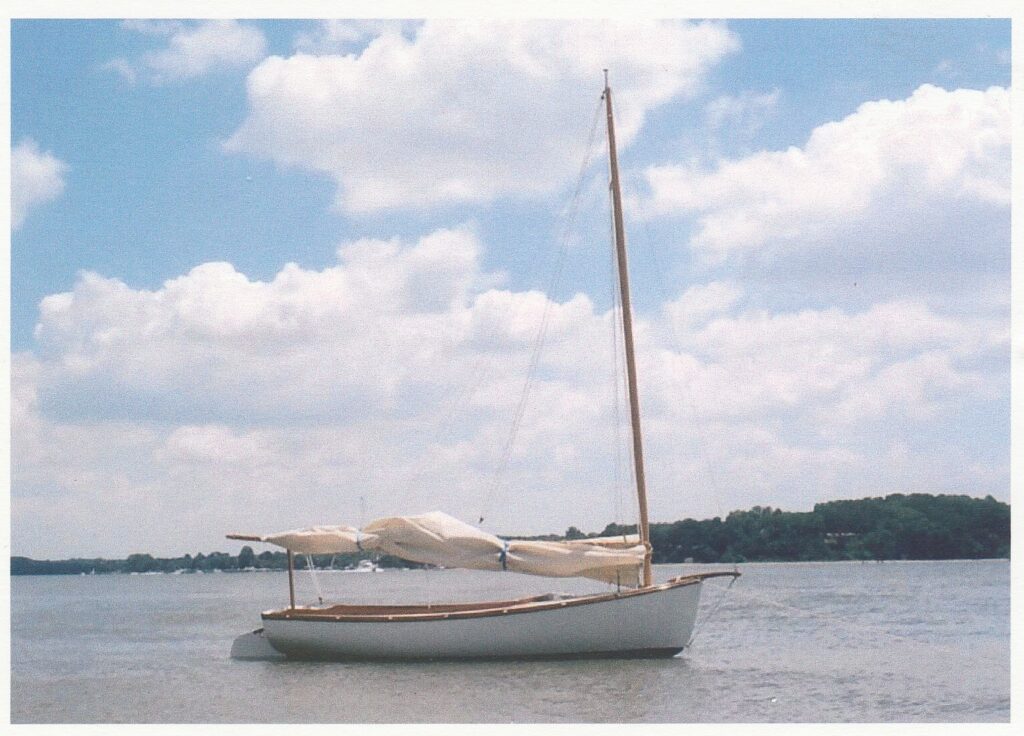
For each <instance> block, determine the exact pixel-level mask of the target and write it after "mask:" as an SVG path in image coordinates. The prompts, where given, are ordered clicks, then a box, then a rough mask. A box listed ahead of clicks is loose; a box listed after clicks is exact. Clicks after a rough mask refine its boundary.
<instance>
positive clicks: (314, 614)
mask: <svg viewBox="0 0 1024 736" xmlns="http://www.w3.org/2000/svg"><path fill="white" fill-rule="evenodd" d="M739 575H740V573H739V572H737V571H720V572H705V573H697V574H694V575H683V576H680V577H676V578H672V579H671V580H668V581H666V582H664V583H659V584H658V585H652V586H650V587H646V588H636V589H633V590H627V591H619V592H615V593H597V594H594V595H586V596H579V597H575V598H563V599H557V598H555V599H552V597H551V596H548V595H541V596H531V597H529V598H518V599H515V600H510V601H488V602H485V603H452V604H424V605H385V606H367V605H364V606H361V605H347V604H343V605H336V606H329V607H326V608H288V609H284V610H280V611H265V612H264V613H262V614H261V617H262V619H263V620H264V621H266V620H272V621H319V622H339V623H340V622H362V623H402V622H418V621H438V620H458V619H466V618H482V617H486V616H506V615H513V614H519V613H533V612H536V611H545V610H556V609H559V608H569V607H571V606H583V605H587V604H590V603H601V602H604V601H612V600H621V599H624V598H632V597H635V596H643V595H649V594H651V593H657V592H661V591H665V590H671V589H672V588H681V587H685V586H688V585H697V584H698V583H701V582H703V581H704V580H707V579H709V578H716V577H733V578H735V577H739ZM607 656H623V655H621V654H618V653H615V654H611V653H609V654H608V655H607ZM661 656H670V655H661Z"/></svg>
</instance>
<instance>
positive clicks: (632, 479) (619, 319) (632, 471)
mask: <svg viewBox="0 0 1024 736" xmlns="http://www.w3.org/2000/svg"><path fill="white" fill-rule="evenodd" d="M611 196H612V195H611V185H610V184H609V189H608V197H609V199H610V198H611ZM608 222H609V227H610V228H611V230H610V238H609V243H610V245H611V257H612V300H613V304H614V307H615V320H616V322H615V326H614V329H615V331H616V334H617V340H618V338H621V339H622V341H623V342H625V339H626V338H625V333H626V329H625V325H624V324H623V320H625V318H626V317H625V314H624V313H623V306H622V299H621V297H620V292H619V280H618V269H619V261H618V257H617V253H616V251H617V245H616V243H615V212H614V211H613V208H612V207H609V208H608ZM618 344H619V343H618V342H616V347H617V346H618ZM625 362H626V354H625V345H623V351H622V357H621V359H619V358H618V357H617V358H616V364H615V371H616V380H621V383H619V384H618V386H621V387H622V394H621V395H622V396H627V395H628V393H629V385H628V381H629V379H628V377H627V375H626V367H625ZM618 386H616V390H618ZM618 396H619V394H616V400H617V399H618ZM627 401H628V399H627ZM618 429H621V426H619V427H618ZM632 431H633V425H632V419H630V432H632ZM625 444H626V452H625V454H626V456H627V457H626V460H627V463H628V465H629V470H628V472H629V479H628V481H629V484H630V488H631V489H632V490H633V491H635V490H636V488H637V480H636V460H635V457H634V455H633V442H632V441H630V440H629V439H627V441H626V443H625ZM619 450H621V446H619V447H617V448H616V452H618V451H619ZM630 495H631V496H632V498H633V501H634V503H635V505H634V507H633V508H634V511H635V512H636V519H637V524H636V528H637V532H639V531H640V498H639V496H637V495H636V493H631V494H630Z"/></svg>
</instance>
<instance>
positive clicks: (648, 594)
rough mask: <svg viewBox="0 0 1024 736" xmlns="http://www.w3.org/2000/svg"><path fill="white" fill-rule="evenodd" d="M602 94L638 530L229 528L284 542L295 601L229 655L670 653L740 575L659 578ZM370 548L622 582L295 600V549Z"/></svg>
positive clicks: (387, 525)
mask: <svg viewBox="0 0 1024 736" xmlns="http://www.w3.org/2000/svg"><path fill="white" fill-rule="evenodd" d="M603 99H604V102H605V109H606V115H607V129H608V152H609V164H610V169H611V193H612V210H613V216H614V230H615V248H616V254H617V263H618V275H619V292H620V299H621V305H622V330H623V342H624V345H625V359H626V378H627V385H628V393H629V405H630V422H631V426H632V440H633V448H632V449H633V453H632V454H633V461H634V469H635V478H636V492H637V499H638V502H639V517H640V518H639V524H638V534H635V535H627V536H619V537H606V538H598V539H593V538H589V539H581V540H574V541H567V542H538V541H530V540H503V539H501V538H499V537H497V536H494V535H492V534H489V533H487V532H484V531H482V530H480V529H477V528H476V527H473V526H470V525H469V524H465V523H463V522H461V521H459V520H457V519H454V518H452V517H451V516H448V515H446V514H443V513H440V512H434V513H430V514H424V515H421V516H405V517H390V518H385V519H378V520H376V521H374V522H371V523H370V524H367V525H365V526H364V527H362V528H361V529H356V528H355V527H349V526H324V527H311V528H308V529H299V530H293V531H288V532H281V533H278V534H270V535H262V536H260V535H250V534H229V535H228V538H229V539H238V540H246V541H259V542H267V543H271V544H275V545H278V546H280V547H283V548H284V549H285V550H287V553H288V582H289V599H290V600H289V606H288V607H287V608H283V609H280V610H273V611H264V612H263V613H262V614H261V617H262V621H263V626H262V628H260V629H256V630H255V631H253V632H251V633H249V634H245V635H243V636H241V637H239V638H238V639H236V640H235V644H234V646H233V648H232V656H234V657H239V658H263V657H267V656H285V657H295V658H317V659H476V658H545V657H556V658H568V657H671V656H674V655H676V654H678V653H679V652H681V651H682V650H683V648H684V647H686V646H687V644H688V643H689V642H690V638H691V635H692V632H693V627H694V622H695V620H696V617H697V610H698V606H699V603H700V594H701V588H702V585H703V582H704V581H705V580H707V579H709V578H713V577H722V576H729V577H733V578H735V577H736V576H738V575H739V572H737V571H732V570H730V571H714V572H702V573H696V574H692V575H684V576H680V577H675V578H672V579H670V580H666V581H664V582H661V583H655V582H654V580H653V576H652V570H651V543H650V531H649V524H648V518H647V493H646V485H645V479H644V478H645V476H644V457H643V442H642V436H641V431H640V406H639V400H638V395H637V378H636V365H635V360H634V352H633V325H632V314H631V307H630V293H629V274H628V268H627V262H626V243H625V240H626V238H625V228H624V225H623V219H622V195H621V190H620V185H619V172H618V158H617V152H616V146H615V124H614V119H613V115H612V93H611V88H610V87H609V85H608V80H607V72H606V75H605V87H604V92H603ZM370 551H375V552H381V553H384V554H390V555H394V556H397V557H401V558H403V559H407V560H411V561H414V562H420V563H425V564H431V565H438V566H443V567H448V568H466V569H475V570H496V571H511V572H520V573H525V574H532V575H544V576H549V577H587V578H591V579H595V580H601V581H604V582H609V583H615V584H616V590H615V591H614V592H607V593H595V594H588V595H572V596H567V595H555V594H548V595H541V596H531V597H525V598H518V599H514V600H499V601H486V602H472V603H450V604H437V603H431V604H422V605H351V604H341V605H329V606H324V605H320V606H296V604H295V586H294V565H293V558H294V555H295V554H304V555H313V554H341V553H354V552H370Z"/></svg>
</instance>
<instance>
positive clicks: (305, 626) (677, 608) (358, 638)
mask: <svg viewBox="0 0 1024 736" xmlns="http://www.w3.org/2000/svg"><path fill="white" fill-rule="evenodd" d="M706 576H707V575H696V576H691V577H688V578H680V579H677V580H674V581H670V582H669V583H665V584H662V585H657V586H654V587H653V588H650V589H644V590H640V591H629V592H626V593H623V594H621V595H620V594H606V595H597V596H589V597H582V598H570V599H565V600H554V601H552V600H547V601H536V600H532V601H528V602H510V603H509V604H507V605H505V607H497V608H494V607H487V606H488V604H481V608H476V609H472V608H468V607H463V608H460V609H459V610H458V611H454V612H449V613H438V612H426V610H425V607H424V608H421V609H420V611H419V612H418V613H410V612H407V611H402V610H400V609H399V608H392V609H390V610H392V611H396V613H395V614H394V615H390V616H388V615H385V614H384V613H381V612H383V611H385V609H386V607H371V608H370V609H368V608H366V607H364V608H362V609H359V610H358V612H357V613H349V614H346V615H338V616H329V615H325V611H327V610H329V609H301V608H300V609H294V610H285V611H276V612H268V613H265V614H263V627H264V630H263V632H261V633H260V634H259V636H261V637H265V638H266V639H267V640H268V642H269V643H270V644H271V645H272V647H273V648H274V649H275V650H276V651H278V652H281V653H283V654H285V655H287V656H289V657H299V658H317V659H474V658H542V657H556V658H557V657H563V658H565V657H600V656H615V657H670V656H673V655H675V654H678V653H679V652H680V651H682V649H683V648H684V647H685V646H686V645H687V644H688V643H689V641H690V636H691V634H692V632H693V625H694V621H695V619H696V617H697V608H698V605H699V602H700V591H701V581H702V580H703V578H704V577H706ZM435 608H436V607H435ZM378 609H379V611H381V612H378ZM333 610H339V609H333ZM352 610H353V611H356V609H355V608H353V609H352ZM368 610H370V611H372V612H371V613H368V612H367V611H368Z"/></svg>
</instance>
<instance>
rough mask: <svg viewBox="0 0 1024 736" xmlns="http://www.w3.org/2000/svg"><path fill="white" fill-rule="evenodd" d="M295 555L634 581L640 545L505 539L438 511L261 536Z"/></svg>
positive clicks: (619, 540) (634, 541)
mask: <svg viewBox="0 0 1024 736" xmlns="http://www.w3.org/2000/svg"><path fill="white" fill-rule="evenodd" d="M259 539H260V540H261V541H263V542H269V543H271V544H276V545H278V546H280V547H284V548H285V549H288V550H291V551H292V552H294V553H296V554H344V553H355V552H380V553H383V554H388V555H394V556H395V557H401V558H402V559H405V560H411V561H413V562H420V563H423V564H428V565H437V566H439V567H460V568H466V569H470V570H509V571H511V572H520V573H526V574H528V575H544V576H548V577H586V578H592V579H594V580H601V581H603V582H607V583H618V584H621V585H628V586H634V587H635V586H636V585H638V584H639V571H640V568H641V567H642V565H643V561H644V547H643V545H641V544H639V539H638V537H637V536H636V535H628V536H620V537H602V538H598V539H584V540H578V541H569V542H537V541H529V540H516V539H513V540H507V541H506V540H503V539H500V538H499V537H496V536H494V535H493V534H488V533H487V532H485V531H482V530H480V529H477V528H476V527H473V526H470V525H469V524H466V523H463V522H461V521H459V520H458V519H455V518H453V517H451V516H448V515H447V514H444V513H441V512H440V511H434V512H431V513H429V514H422V515H420V516H392V517H388V518H384V519H377V520H375V521H373V522H371V523H369V524H367V525H366V526H364V527H363V528H362V529H356V528H355V527H351V526H315V527H309V528H306V529H295V530H292V531H286V532H280V533H277V534H269V535H267V536H263V537H259Z"/></svg>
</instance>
